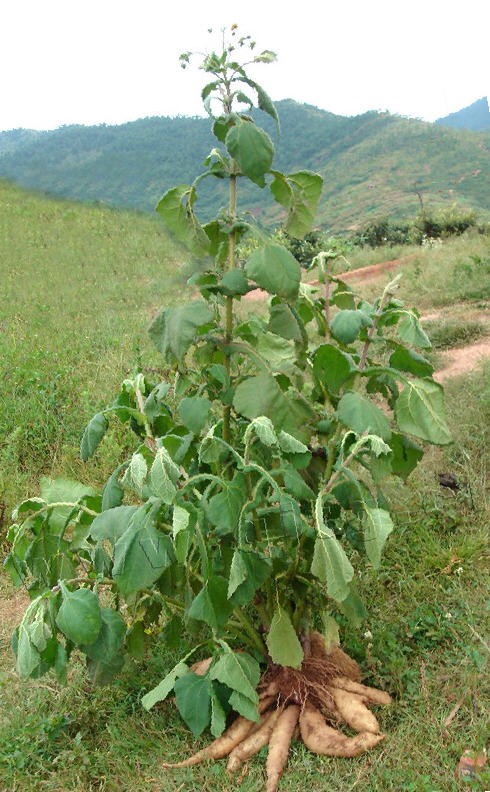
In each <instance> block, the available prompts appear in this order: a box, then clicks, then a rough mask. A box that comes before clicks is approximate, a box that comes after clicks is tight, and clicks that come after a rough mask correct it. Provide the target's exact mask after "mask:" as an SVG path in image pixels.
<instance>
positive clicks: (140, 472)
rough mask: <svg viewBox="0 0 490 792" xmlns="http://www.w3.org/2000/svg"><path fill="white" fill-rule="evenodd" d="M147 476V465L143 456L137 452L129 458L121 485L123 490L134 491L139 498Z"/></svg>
mask: <svg viewBox="0 0 490 792" xmlns="http://www.w3.org/2000/svg"><path fill="white" fill-rule="evenodd" d="M147 475H148V465H147V464H146V459H145V458H144V456H143V454H141V453H140V452H139V451H137V452H136V453H135V454H133V456H132V457H131V461H130V463H129V465H128V467H127V468H126V472H125V474H124V476H123V478H122V482H121V483H122V485H123V487H125V489H130V490H134V492H136V494H137V495H139V496H140V497H141V495H142V493H143V486H144V484H145V481H146V476H147Z"/></svg>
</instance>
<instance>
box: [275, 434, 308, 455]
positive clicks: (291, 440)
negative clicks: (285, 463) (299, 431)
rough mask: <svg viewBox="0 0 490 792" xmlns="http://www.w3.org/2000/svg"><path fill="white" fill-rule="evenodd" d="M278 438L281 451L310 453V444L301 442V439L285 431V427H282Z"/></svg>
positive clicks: (286, 452)
mask: <svg viewBox="0 0 490 792" xmlns="http://www.w3.org/2000/svg"><path fill="white" fill-rule="evenodd" d="M277 439H278V441H279V445H280V447H281V451H284V453H285V454H306V453H308V446H306V445H305V444H304V443H301V442H300V441H299V440H297V439H296V438H295V437H293V435H290V434H289V432H285V431H284V429H281V430H280V431H279V432H278V435H277Z"/></svg>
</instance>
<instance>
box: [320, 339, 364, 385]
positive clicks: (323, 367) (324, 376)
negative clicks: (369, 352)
mask: <svg viewBox="0 0 490 792" xmlns="http://www.w3.org/2000/svg"><path fill="white" fill-rule="evenodd" d="M354 370H355V367H354V363H353V360H352V358H351V357H350V355H346V354H345V353H344V352H341V351H340V349H338V348H337V347H335V346H333V345H332V344H322V345H321V346H319V347H318V349H317V350H316V352H315V354H314V356H313V373H314V375H315V377H316V378H317V380H318V382H319V383H320V384H321V385H322V386H323V387H324V388H326V390H327V391H329V392H330V393H339V391H340V389H341V387H342V385H344V384H345V383H346V381H347V380H348V379H349V377H350V376H351V374H352V373H353V371H354Z"/></svg>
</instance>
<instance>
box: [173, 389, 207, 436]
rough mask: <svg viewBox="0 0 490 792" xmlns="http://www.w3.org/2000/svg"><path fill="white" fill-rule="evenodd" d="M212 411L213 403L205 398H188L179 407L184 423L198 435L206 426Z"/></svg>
mask: <svg viewBox="0 0 490 792" xmlns="http://www.w3.org/2000/svg"><path fill="white" fill-rule="evenodd" d="M210 409H211V402H210V401H209V399H205V398H204V397H203V396H186V397H185V398H184V399H182V401H181V402H180V403H179V406H178V412H179V415H180V418H181V420H182V423H183V424H184V426H186V427H187V428H188V429H190V430H191V432H193V433H194V434H196V435H198V434H200V433H201V432H202V430H203V429H204V427H205V426H206V422H207V420H208V415H209V411H210Z"/></svg>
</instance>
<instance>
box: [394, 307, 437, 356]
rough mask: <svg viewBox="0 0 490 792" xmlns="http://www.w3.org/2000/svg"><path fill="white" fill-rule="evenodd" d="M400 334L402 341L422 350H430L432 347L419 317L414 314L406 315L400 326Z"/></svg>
mask: <svg viewBox="0 0 490 792" xmlns="http://www.w3.org/2000/svg"><path fill="white" fill-rule="evenodd" d="M398 334H399V336H400V338H401V339H402V341H404V342H405V343H406V344H412V346H415V347H420V348H421V349H430V347H431V346H432V344H431V342H430V339H429V337H428V335H427V334H426V333H425V332H424V330H423V329H422V327H421V325H420V322H419V320H418V317H417V316H416V315H415V314H413V313H410V314H406V315H405V316H404V318H403V319H402V320H401V322H400V323H399V324H398Z"/></svg>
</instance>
